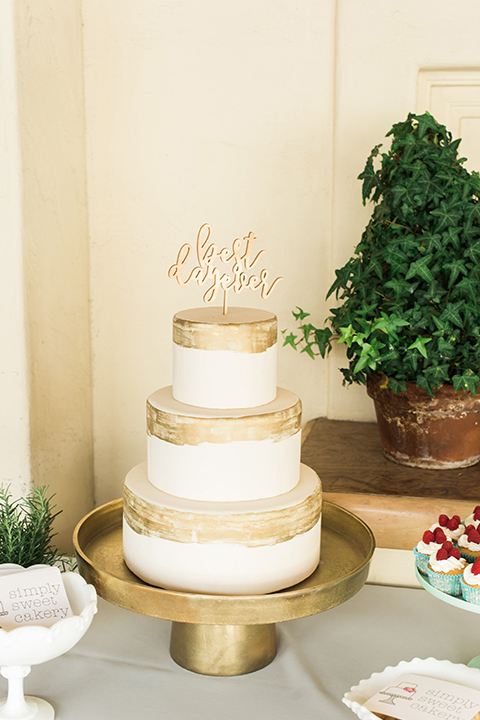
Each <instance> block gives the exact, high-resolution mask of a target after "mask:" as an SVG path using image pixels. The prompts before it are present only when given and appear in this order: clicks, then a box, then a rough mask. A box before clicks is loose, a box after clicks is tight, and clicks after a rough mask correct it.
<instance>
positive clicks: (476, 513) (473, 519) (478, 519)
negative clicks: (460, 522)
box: [464, 505, 480, 528]
mask: <svg viewBox="0 0 480 720" xmlns="http://www.w3.org/2000/svg"><path fill="white" fill-rule="evenodd" d="M479 523H480V505H477V506H476V507H475V508H474V510H473V513H472V514H471V515H469V516H468V517H467V518H465V521H464V525H465V526H467V525H474V526H475V527H476V528H478V525H479Z"/></svg>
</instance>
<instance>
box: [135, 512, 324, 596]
mask: <svg viewBox="0 0 480 720" xmlns="http://www.w3.org/2000/svg"><path fill="white" fill-rule="evenodd" d="M320 524H321V523H320V520H319V521H318V523H317V524H316V525H315V526H314V527H313V528H311V529H310V530H308V531H307V532H306V533H304V534H303V535H297V536H296V537H294V538H292V539H291V540H288V541H287V542H282V543H277V544H276V545H263V546H261V547H246V546H245V545H237V544H233V543H222V542H219V543H208V544H196V543H178V542H173V541H171V540H164V539H163V538H155V537H147V536H145V535H139V534H138V533H136V532H134V531H133V530H132V529H131V528H130V527H129V525H128V524H127V523H126V522H125V521H124V527H123V543H124V557H125V562H126V563H127V565H128V567H129V568H130V570H132V572H134V573H135V575H138V577H140V578H141V579H142V580H144V581H145V582H147V583H149V584H151V585H160V586H161V587H164V588H166V589H170V590H180V591H182V592H196V593H208V594H212V595H261V594H264V593H269V592H275V591H276V590H280V589H281V588H285V587H289V586H290V585H295V584H296V583H298V582H300V581H301V580H304V579H305V578H306V577H308V576H309V575H311V574H312V572H313V571H314V570H315V568H316V567H317V565H318V561H319V556H320Z"/></svg>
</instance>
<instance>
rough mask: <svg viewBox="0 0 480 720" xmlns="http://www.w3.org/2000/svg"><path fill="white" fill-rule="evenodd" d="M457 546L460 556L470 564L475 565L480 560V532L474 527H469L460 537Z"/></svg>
mask: <svg viewBox="0 0 480 720" xmlns="http://www.w3.org/2000/svg"><path fill="white" fill-rule="evenodd" d="M457 544H458V549H459V550H460V555H461V556H462V557H464V558H465V560H467V561H468V562H470V563H473V562H475V560H476V559H477V558H480V532H479V531H478V530H477V529H476V528H475V527H474V526H473V525H469V526H468V527H467V528H466V531H465V532H464V533H463V535H460V537H459V538H458V543H457Z"/></svg>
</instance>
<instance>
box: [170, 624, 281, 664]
mask: <svg viewBox="0 0 480 720" xmlns="http://www.w3.org/2000/svg"><path fill="white" fill-rule="evenodd" d="M276 654H277V636H276V632H275V623H270V624H268V625H199V624H194V623H180V622H174V623H172V632H171V636H170V655H171V656H172V659H173V660H175V662H176V663H177V665H181V666H182V667H183V668H185V669H186V670H191V671H192V672H196V673H200V674H201V675H220V676H222V677H226V676H229V675H245V674H246V673H251V672H254V671H255V670H260V669H261V668H263V667H265V666H266V665H269V664H270V663H271V662H272V660H273V659H274V657H275V655H276Z"/></svg>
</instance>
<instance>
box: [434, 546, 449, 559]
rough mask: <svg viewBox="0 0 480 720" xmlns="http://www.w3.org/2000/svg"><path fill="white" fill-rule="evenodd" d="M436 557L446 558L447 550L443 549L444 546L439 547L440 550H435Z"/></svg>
mask: <svg viewBox="0 0 480 720" xmlns="http://www.w3.org/2000/svg"><path fill="white" fill-rule="evenodd" d="M436 558H437V560H447V558H448V550H445V548H443V547H441V548H440V550H437V554H436Z"/></svg>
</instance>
